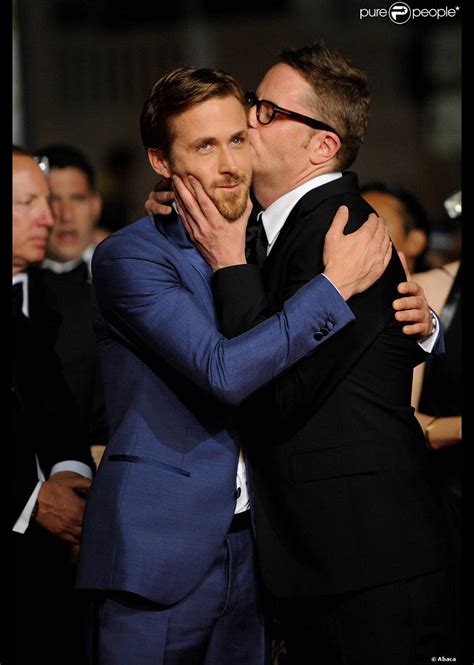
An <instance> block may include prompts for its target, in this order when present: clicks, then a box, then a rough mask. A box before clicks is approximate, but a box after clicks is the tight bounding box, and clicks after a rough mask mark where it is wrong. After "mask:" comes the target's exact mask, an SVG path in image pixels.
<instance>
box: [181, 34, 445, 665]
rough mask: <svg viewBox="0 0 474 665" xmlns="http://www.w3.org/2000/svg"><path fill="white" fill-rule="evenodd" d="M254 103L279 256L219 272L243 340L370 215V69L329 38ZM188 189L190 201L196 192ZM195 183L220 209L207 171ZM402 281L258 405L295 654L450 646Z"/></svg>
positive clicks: (269, 512)
mask: <svg viewBox="0 0 474 665" xmlns="http://www.w3.org/2000/svg"><path fill="white" fill-rule="evenodd" d="M249 104H250V107H251V108H250V114H249V134H250V141H251V145H252V149H253V166H254V180H253V189H254V193H255V196H256V198H257V200H258V201H259V203H260V204H261V206H262V207H263V209H264V212H263V215H262V222H263V228H264V229H265V234H266V240H267V243H268V244H267V247H266V250H265V251H266V253H267V256H268V258H266V259H265V261H264V264H263V267H262V270H261V275H260V276H259V274H258V271H255V270H254V269H253V268H252V266H248V265H238V266H233V267H228V268H224V269H221V270H217V271H216V272H215V274H214V293H215V298H216V307H217V309H218V311H219V312H220V315H221V319H222V327H223V332H224V334H225V335H226V336H228V337H231V336H234V335H237V334H240V333H241V332H243V331H245V330H247V329H248V328H250V327H252V326H254V325H256V324H257V323H258V322H260V321H262V320H263V319H264V318H266V317H268V316H270V315H271V314H272V313H274V312H275V311H278V310H279V309H280V308H281V306H282V304H283V303H284V301H285V300H286V299H287V298H288V297H290V296H291V295H292V294H293V293H294V292H295V291H297V290H298V288H300V287H301V286H302V285H303V284H304V283H306V282H307V281H308V280H309V279H311V278H312V277H313V276H314V275H316V274H318V273H319V272H321V271H322V270H323V269H324V261H323V245H324V240H325V235H326V233H327V231H328V228H329V225H330V222H331V220H332V217H333V215H334V213H335V212H336V210H337V209H338V208H339V207H340V206H341V205H344V206H347V208H348V209H349V213H350V218H349V224H348V227H347V230H348V231H353V230H355V229H356V228H358V227H359V226H360V225H361V223H362V222H363V221H364V220H365V218H366V217H367V215H368V214H369V212H371V208H370V206H369V205H368V204H367V203H366V202H365V201H364V200H363V199H362V198H361V197H360V195H359V189H358V183H357V177H356V175H355V174H354V173H350V172H347V171H346V169H347V168H348V167H349V166H350V165H351V164H352V162H353V161H354V160H355V158H356V156H357V153H358V149H359V146H360V143H361V141H362V139H363V136H364V134H365V131H366V126H367V113H368V106H369V94H368V91H367V84H366V77H365V75H364V74H363V72H361V71H360V70H359V69H358V68H356V67H354V66H353V65H352V64H351V63H350V62H349V61H348V60H346V59H345V58H344V57H342V56H340V55H339V54H338V53H336V52H334V51H331V50H329V49H328V48H326V47H325V46H323V45H321V44H315V45H314V46H312V47H308V48H303V49H299V50H291V51H286V52H284V53H283V54H282V55H281V57H280V59H279V61H278V63H277V64H276V65H275V66H274V67H272V68H271V69H270V70H269V71H268V72H267V74H266V75H265V76H264V78H263V80H262V81H261V83H260V85H259V87H258V90H257V94H256V95H254V94H250V95H249ZM289 146H291V149H289ZM175 184H176V185H177V187H178V192H181V201H180V205H181V208H182V209H183V208H184V206H185V204H186V192H185V190H183V189H182V187H181V186H180V183H179V181H177V182H176V183H175ZM194 190H195V194H196V196H197V201H198V202H199V203H200V207H201V210H202V211H204V212H206V215H207V216H209V210H210V208H209V205H208V203H209V202H208V201H206V200H205V197H204V196H203V190H202V188H201V187H200V185H199V183H197V182H196V183H195V184H194ZM193 205H194V204H193V203H189V201H188V204H187V206H188V222H187V225H188V228H189V232H190V234H191V235H192V237H193V236H194V238H196V235H197V236H198V237H199V243H200V245H201V249H202V251H203V254H204V256H206V258H207V259H208V260H209V261H210V262H211V264H212V254H213V252H216V251H220V250H216V244H215V243H214V244H213V245H212V243H208V244H206V240H205V234H204V235H203V233H204V232H203V226H202V224H200V225H199V226H198V227H193V225H192V223H193V219H192V218H193V214H194V215H195V213H196V211H195V210H194V212H193V210H192V206H193ZM184 216H185V217H186V214H184ZM201 221H202V219H201ZM193 228H194V230H193ZM215 237H216V236H215V233H214V236H213V239H214V240H215ZM214 258H215V257H214ZM221 265H223V264H222V263H221ZM224 265H225V264H224ZM403 279H404V271H403V268H402V265H401V263H400V260H399V257H398V255H397V253H396V252H393V256H392V259H391V261H390V263H389V266H388V268H387V269H386V271H385V273H384V274H383V275H382V277H381V278H380V280H378V281H377V282H376V283H375V284H374V285H373V286H372V287H371V288H369V289H368V290H367V291H365V292H364V293H363V294H359V295H357V296H356V297H353V298H351V299H350V305H351V308H353V311H354V313H355V316H356V318H355V321H354V322H353V324H351V325H350V326H348V327H347V329H346V330H345V331H343V332H342V333H341V334H340V335H339V336H337V337H335V338H334V339H332V340H329V341H328V343H327V344H325V345H324V349H322V350H321V351H316V352H315V353H314V354H313V355H312V356H311V357H309V358H307V359H304V360H302V361H301V362H300V363H299V364H298V365H297V366H296V367H294V368H293V369H291V370H289V371H288V372H286V373H285V375H283V376H282V377H281V378H279V379H278V380H276V381H274V382H273V383H272V384H271V385H270V386H267V387H266V388H264V389H262V390H260V391H259V392H258V393H257V394H254V395H252V396H251V397H250V398H249V399H248V400H247V403H246V404H245V407H244V409H243V417H244V431H245V439H246V442H247V451H248V456H249V459H250V461H251V463H252V468H253V480H254V491H255V494H254V503H253V506H254V510H255V519H256V535H257V549H258V553H259V558H260V563H261V570H262V575H263V580H264V584H265V587H266V589H267V590H268V592H269V595H270V597H271V598H272V600H273V602H274V604H275V607H276V608H277V612H278V614H279V615H280V618H281V621H282V626H283V632H284V635H285V640H286V643H287V649H288V656H289V662H290V663H292V664H293V663H298V664H303V665H305V664H306V663H308V662H313V661H314V662H321V663H324V665H342V664H343V663H344V664H345V665H392V664H393V665H395V664H397V665H399V664H400V663H403V664H404V665H408V663H410V664H415V663H416V664H417V665H421V664H422V663H423V664H424V663H427V662H430V660H431V659H432V658H433V657H436V656H438V655H451V654H450V653H449V649H450V645H449V641H448V638H447V635H448V633H449V622H450V619H451V614H450V612H451V605H450V603H451V599H450V593H449V589H448V587H447V583H446V552H445V549H446V545H445V533H444V525H443V524H442V522H441V518H440V506H439V502H438V497H437V495H436V492H435V489H434V488H433V486H432V482H431V479H430V477H429V474H428V470H427V450H426V448H425V444H424V437H423V432H422V431H421V429H420V427H419V426H418V424H417V422H416V420H415V418H414V415H413V409H412V408H411V405H410V394H411V381H412V369H413V367H414V366H415V365H416V364H418V363H419V362H421V361H422V360H423V357H424V355H423V353H424V352H423V351H422V349H420V346H419V345H418V344H417V343H416V341H415V338H414V337H410V336H409V335H405V334H403V327H402V325H403V324H402V322H403V321H404V320H405V321H406V320H408V318H409V317H410V312H407V311H404V312H398V313H397V318H398V321H397V320H395V319H394V318H393V314H392V301H393V300H394V299H395V298H396V297H397V285H398V284H399V282H401V281H402V280H403ZM416 302H417V297H415V298H414V300H413V303H414V304H415V303H416ZM396 306H397V307H398V306H399V304H397V305H396ZM420 329H421V322H420ZM407 332H410V331H407ZM412 332H414V333H418V332H419V329H418V326H415V327H414V328H412ZM322 334H324V331H322ZM428 350H431V349H430V348H428Z"/></svg>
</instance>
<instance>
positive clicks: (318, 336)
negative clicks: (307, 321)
mask: <svg viewBox="0 0 474 665" xmlns="http://www.w3.org/2000/svg"><path fill="white" fill-rule="evenodd" d="M313 337H314V339H315V340H316V341H317V342H319V341H320V340H322V338H323V337H324V335H323V333H322V332H319V330H318V332H315V333H314V335H313Z"/></svg>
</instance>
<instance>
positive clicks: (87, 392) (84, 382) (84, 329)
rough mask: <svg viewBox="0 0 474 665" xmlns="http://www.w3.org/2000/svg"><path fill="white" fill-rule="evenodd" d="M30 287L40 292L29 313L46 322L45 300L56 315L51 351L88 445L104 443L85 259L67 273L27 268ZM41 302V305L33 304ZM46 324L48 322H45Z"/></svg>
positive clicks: (103, 422) (95, 349) (90, 294)
mask: <svg viewBox="0 0 474 665" xmlns="http://www.w3.org/2000/svg"><path fill="white" fill-rule="evenodd" d="M29 275H30V282H31V290H35V291H36V292H38V294H40V298H38V299H33V300H32V309H31V310H30V316H31V318H32V320H33V321H38V322H39V323H40V325H41V326H42V327H44V325H45V316H48V317H50V316H51V313H49V314H46V315H45V308H44V302H46V303H47V305H48V310H49V312H51V310H52V311H53V312H55V313H56V314H57V315H58V322H57V325H56V339H55V346H54V350H55V352H56V353H57V354H58V356H59V359H60V361H61V365H62V368H63V373H64V377H65V379H66V382H67V384H68V386H69V388H70V390H71V392H72V394H73V395H74V398H75V400H76V404H77V406H78V408H79V413H80V418H81V426H82V427H83V428H84V429H85V431H86V435H87V441H88V443H89V445H94V444H106V443H107V435H108V431H107V425H106V415H105V398H104V392H103V387H102V380H101V375H100V369H99V356H98V350H97V340H96V336H95V332H94V326H93V323H92V285H91V284H90V283H89V282H88V281H87V278H88V268H87V264H86V263H85V262H83V263H81V264H79V266H77V267H76V268H74V269H73V270H71V271H69V272H64V273H59V274H57V273H55V272H53V271H51V270H48V269H40V268H35V269H30V270H29ZM38 301H39V302H40V303H41V304H40V306H38V305H37V304H36V303H37V302H38ZM47 325H48V324H47Z"/></svg>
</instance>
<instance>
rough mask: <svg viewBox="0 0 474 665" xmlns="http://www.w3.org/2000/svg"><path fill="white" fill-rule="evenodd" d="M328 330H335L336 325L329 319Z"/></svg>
mask: <svg viewBox="0 0 474 665" xmlns="http://www.w3.org/2000/svg"><path fill="white" fill-rule="evenodd" d="M326 328H327V329H328V330H332V329H333V328H334V323H333V322H332V321H331V319H328V320H327V321H326Z"/></svg>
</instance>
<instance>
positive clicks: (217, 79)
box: [140, 67, 246, 158]
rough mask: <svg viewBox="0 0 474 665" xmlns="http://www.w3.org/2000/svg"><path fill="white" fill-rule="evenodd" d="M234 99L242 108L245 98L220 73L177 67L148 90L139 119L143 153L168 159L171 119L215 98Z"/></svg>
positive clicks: (240, 89) (208, 69) (231, 79)
mask: <svg viewBox="0 0 474 665" xmlns="http://www.w3.org/2000/svg"><path fill="white" fill-rule="evenodd" d="M229 96H232V97H235V98H236V99H237V100H238V101H239V102H241V104H242V105H243V106H244V107H245V106H246V101H245V95H244V93H243V91H242V88H241V87H240V85H239V84H238V83H237V81H236V80H235V78H234V77H233V76H231V75H230V74H227V73H226V72H224V71H222V70H220V69H210V68H207V67H205V68H201V69H197V68H196V67H178V68H177V69H173V70H172V71H170V72H168V73H167V74H165V75H164V76H162V77H161V78H160V79H158V81H156V83H155V84H154V86H153V88H152V89H151V92H150V95H149V97H148V99H147V100H146V101H145V103H144V105H143V110H142V113H141V116H140V132H141V137H142V142H143V145H144V147H145V150H148V149H149V148H154V149H155V150H158V151H159V152H161V153H162V154H163V155H165V157H167V158H169V156H170V148H171V143H172V140H173V137H172V136H171V132H170V120H171V118H173V117H175V116H177V115H179V114H180V113H183V112H184V111H187V110H188V109H190V108H191V107H193V106H195V105H196V104H200V103H201V102H205V101H207V100H209V99H213V98H215V97H218V98H223V97H229Z"/></svg>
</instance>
